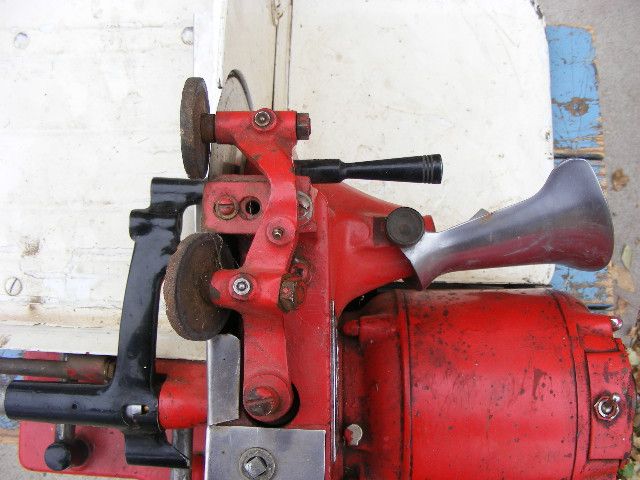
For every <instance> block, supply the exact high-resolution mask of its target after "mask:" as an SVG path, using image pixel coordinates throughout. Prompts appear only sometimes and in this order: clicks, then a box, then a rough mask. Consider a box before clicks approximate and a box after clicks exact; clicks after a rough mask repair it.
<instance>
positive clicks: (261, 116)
mask: <svg viewBox="0 0 640 480" xmlns="http://www.w3.org/2000/svg"><path fill="white" fill-rule="evenodd" d="M271 120H272V119H271V114H270V113H269V112H268V111H266V110H259V111H257V112H256V114H255V115H254V116H253V123H255V124H256V125H257V126H258V127H261V128H264V127H267V126H269V124H270V123H271Z"/></svg>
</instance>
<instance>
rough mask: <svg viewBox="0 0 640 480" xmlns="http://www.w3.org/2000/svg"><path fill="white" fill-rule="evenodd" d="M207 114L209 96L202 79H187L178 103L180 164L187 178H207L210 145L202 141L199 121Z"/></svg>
mask: <svg viewBox="0 0 640 480" xmlns="http://www.w3.org/2000/svg"><path fill="white" fill-rule="evenodd" d="M208 114H209V96H208V93H207V85H206V84H205V81H204V79H202V78H199V77H191V78H187V80H186V81H185V82H184V87H183V88H182V100H181V102H180V147H181V150H182V163H183V164H184V169H185V171H186V172H187V175H188V176H189V178H193V179H201V178H205V177H206V176H207V170H208V168H209V156H210V154H211V144H210V143H209V142H205V141H203V135H202V131H201V123H202V122H201V121H202V117H203V115H208Z"/></svg>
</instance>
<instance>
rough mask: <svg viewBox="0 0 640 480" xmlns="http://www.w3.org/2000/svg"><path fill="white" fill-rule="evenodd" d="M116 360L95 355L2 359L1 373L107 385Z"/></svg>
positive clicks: (0, 361) (0, 360)
mask: <svg viewBox="0 0 640 480" xmlns="http://www.w3.org/2000/svg"><path fill="white" fill-rule="evenodd" d="M114 367H115V360H114V359H113V358H111V357H103V356H95V355H65V356H64V358H63V359H62V360H33V359H26V358H0V373H2V374H5V375H23V376H32V377H44V378H59V379H64V380H75V381H79V382H85V383H105V382H106V381H108V380H109V379H111V378H112V377H113V369H114Z"/></svg>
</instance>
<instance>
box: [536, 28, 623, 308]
mask: <svg viewBox="0 0 640 480" xmlns="http://www.w3.org/2000/svg"><path fill="white" fill-rule="evenodd" d="M546 35H547V41H548V43H549V63H550V74H551V103H552V114H553V144H554V157H555V163H556V165H557V164H559V163H561V162H562V161H563V160H564V159H566V158H584V159H587V160H589V162H590V163H591V167H592V168H593V170H594V172H595V173H596V175H597V176H598V179H599V180H600V185H601V186H602V188H603V190H605V191H606V189H607V175H606V170H605V166H604V163H603V162H602V159H603V156H604V145H603V130H602V122H601V118H600V99H599V94H598V78H597V69H596V66H595V63H594V62H595V49H594V46H593V39H592V32H591V31H590V30H589V29H587V28H580V27H571V26H567V25H556V26H548V27H547V28H546ZM551 285H552V286H553V287H554V288H556V289H558V290H562V291H565V292H568V293H570V294H571V295H573V296H575V297H577V298H579V299H580V300H582V301H583V302H584V303H585V304H587V305H588V306H590V307H591V308H598V309H608V308H611V306H612V305H613V303H614V299H613V295H614V294H613V281H612V278H611V275H610V272H609V269H608V268H604V269H602V270H598V271H597V272H585V271H582V270H576V269H573V268H568V267H565V266H562V265H557V266H556V270H555V273H554V275H553V278H552V279H551Z"/></svg>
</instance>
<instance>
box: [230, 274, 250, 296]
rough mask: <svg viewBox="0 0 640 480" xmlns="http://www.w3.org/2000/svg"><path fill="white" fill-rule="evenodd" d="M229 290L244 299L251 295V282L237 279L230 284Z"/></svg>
mask: <svg viewBox="0 0 640 480" xmlns="http://www.w3.org/2000/svg"><path fill="white" fill-rule="evenodd" d="M231 288H232V289H233V293H235V294H236V295H240V296H241V297H245V296H247V295H249V294H250V293H251V282H250V281H249V280H248V279H246V278H244V277H238V278H236V279H235V280H234V281H233V283H232V284H231Z"/></svg>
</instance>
